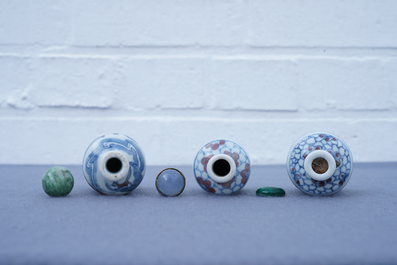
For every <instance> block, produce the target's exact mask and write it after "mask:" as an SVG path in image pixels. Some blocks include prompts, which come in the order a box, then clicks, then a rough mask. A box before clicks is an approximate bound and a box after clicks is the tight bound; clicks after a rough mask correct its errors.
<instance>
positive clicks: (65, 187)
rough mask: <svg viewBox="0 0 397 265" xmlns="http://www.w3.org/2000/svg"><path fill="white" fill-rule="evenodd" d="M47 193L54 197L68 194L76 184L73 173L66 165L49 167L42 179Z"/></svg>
mask: <svg viewBox="0 0 397 265" xmlns="http://www.w3.org/2000/svg"><path fill="white" fill-rule="evenodd" d="M42 184H43V189H44V191H45V193H47V194H48V195H49V196H52V197H60V196H66V195H68V194H69V193H70V192H71V191H72V189H73V185H74V179H73V175H72V173H70V171H69V170H67V169H66V168H64V167H58V166H57V167H52V168H50V169H48V170H47V171H46V172H45V173H44V176H43V180H42Z"/></svg>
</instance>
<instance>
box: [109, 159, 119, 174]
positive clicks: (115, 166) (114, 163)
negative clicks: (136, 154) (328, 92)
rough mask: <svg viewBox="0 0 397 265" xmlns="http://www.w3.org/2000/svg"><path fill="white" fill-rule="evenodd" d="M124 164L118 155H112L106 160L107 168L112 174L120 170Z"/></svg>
mask: <svg viewBox="0 0 397 265" xmlns="http://www.w3.org/2000/svg"><path fill="white" fill-rule="evenodd" d="M122 167H123V164H122V162H121V160H120V159H118V158H117V157H112V158H110V159H109V160H108V161H107V162H106V170H107V171H109V172H110V173H112V174H115V173H117V172H120V170H121V169H122Z"/></svg>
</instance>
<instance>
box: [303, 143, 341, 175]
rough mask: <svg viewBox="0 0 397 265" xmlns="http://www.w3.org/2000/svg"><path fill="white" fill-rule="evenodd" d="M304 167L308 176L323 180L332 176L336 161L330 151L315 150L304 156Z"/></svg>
mask: <svg viewBox="0 0 397 265" xmlns="http://www.w3.org/2000/svg"><path fill="white" fill-rule="evenodd" d="M304 169H305V171H306V174H307V176H308V177H310V178H312V179H314V180H318V181H323V180H326V179H328V178H330V177H332V175H333V174H334V173H335V170H336V162H335V159H334V158H333V156H332V155H331V154H330V153H328V152H326V151H324V150H316V151H313V152H311V153H310V154H309V155H308V156H307V157H306V158H305V162H304Z"/></svg>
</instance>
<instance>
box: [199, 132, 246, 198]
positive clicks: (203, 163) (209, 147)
mask: <svg viewBox="0 0 397 265" xmlns="http://www.w3.org/2000/svg"><path fill="white" fill-rule="evenodd" d="M220 162H225V164H226V162H227V163H228V164H229V165H227V164H226V166H227V168H226V171H225V172H224V174H221V175H222V176H220V177H219V176H217V174H215V173H214V172H213V170H212V166H213V165H216V163H220ZM193 170H194V176H195V177H196V180H197V183H198V184H199V185H200V187H201V188H203V189H204V190H205V191H208V192H211V193H214V194H219V195H227V194H232V193H235V192H237V191H239V190H241V189H242V188H243V187H244V186H245V184H246V183H247V181H248V179H249V177H250V174H251V167H250V159H249V157H248V155H247V153H246V152H245V151H244V149H243V148H242V147H241V146H240V145H238V144H236V143H235V142H233V141H230V140H213V141H211V142H209V143H207V144H206V145H204V146H203V147H202V148H201V149H200V151H199V152H198V153H197V155H196V158H195V159H194V164H193Z"/></svg>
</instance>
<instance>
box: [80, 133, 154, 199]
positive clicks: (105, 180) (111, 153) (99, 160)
mask: <svg viewBox="0 0 397 265" xmlns="http://www.w3.org/2000/svg"><path fill="white" fill-rule="evenodd" d="M145 170H146V163H145V156H144V154H143V152H142V149H141V148H140V147H139V145H138V143H137V142H135V141H134V140H133V139H132V138H130V137H128V136H126V135H122V134H118V133H113V134H106V135H103V136H101V137H99V138H97V139H95V140H94V141H93V142H92V143H91V144H90V145H89V146H88V148H87V150H86V152H85V154H84V158H83V173H84V177H85V179H86V180H87V182H88V184H89V185H90V186H91V187H92V188H93V189H94V190H96V191H97V192H99V193H101V194H105V195H124V194H128V193H129V192H131V191H133V190H134V189H135V188H136V187H138V185H139V184H140V183H141V181H142V179H143V177H144V175H145Z"/></svg>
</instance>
